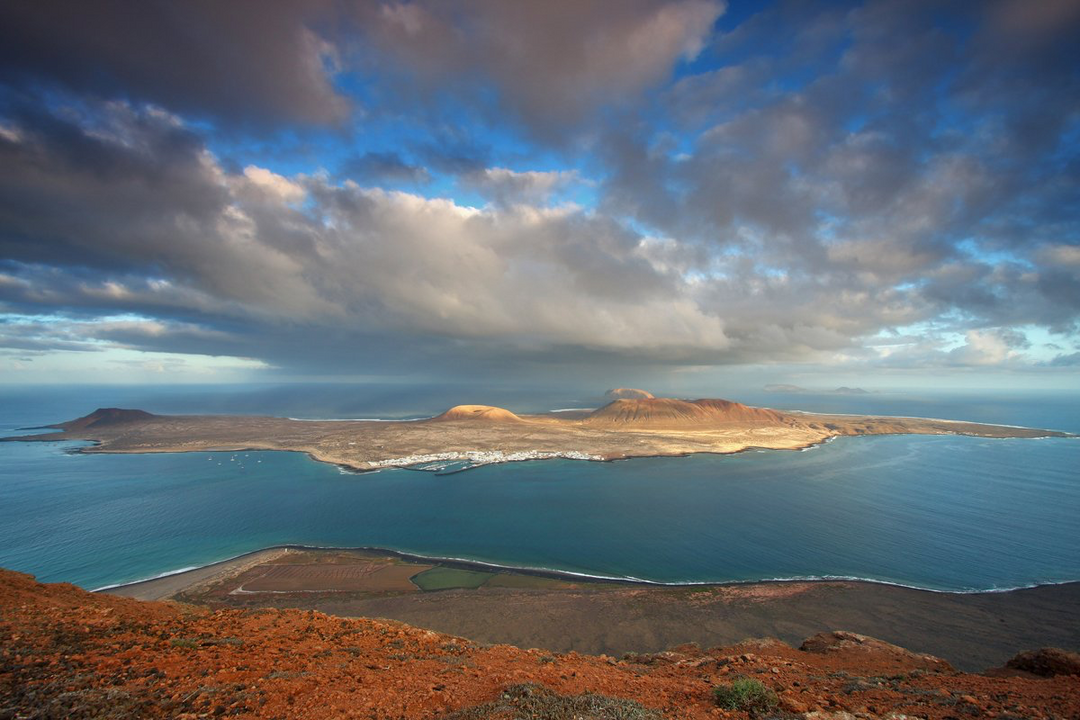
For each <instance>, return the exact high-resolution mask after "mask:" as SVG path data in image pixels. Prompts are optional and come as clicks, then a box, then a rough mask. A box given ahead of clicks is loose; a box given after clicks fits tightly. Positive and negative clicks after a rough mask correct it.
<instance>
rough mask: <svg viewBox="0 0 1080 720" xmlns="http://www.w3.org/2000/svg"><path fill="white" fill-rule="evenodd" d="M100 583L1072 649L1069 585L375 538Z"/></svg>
mask: <svg viewBox="0 0 1080 720" xmlns="http://www.w3.org/2000/svg"><path fill="white" fill-rule="evenodd" d="M213 568H214V569H215V572H214V573H213V574H212V575H207V574H205V573H204V572H203V570H205V569H203V570H194V571H190V572H188V573H181V574H178V575H172V576H169V577H165V578H159V579H156V580H150V581H146V582H142V583H137V584H134V585H129V586H125V587H122V588H116V589H112V590H109V591H107V592H109V593H110V594H120V595H127V596H130V597H137V598H144V599H160V598H163V597H169V598H172V599H175V600H179V601H183V602H187V603H192V604H196V605H204V606H210V607H214V608H264V607H275V608H301V609H310V610H319V611H321V612H325V613H327V614H331V615H338V616H343V617H381V618H387V619H394V620H400V621H403V622H407V623H409V624H411V625H417V626H420V627H424V628H428V629H431V630H435V631H438V632H444V633H450V634H453V635H458V636H462V637H467V638H469V639H471V640H474V641H478V642H484V643H498V644H503V643H505V644H510V645H516V646H519V647H542V648H547V649H549V650H552V651H557V652H569V651H576V652H582V653H593V654H596V653H606V654H608V655H615V656H619V655H622V654H623V653H627V652H657V651H661V650H664V649H666V648H669V647H673V646H675V645H680V644H683V643H691V642H692V643H697V644H699V645H701V646H702V647H711V646H718V645H730V644H732V643H735V642H739V641H741V640H743V639H745V638H748V637H763V636H771V637H777V638H779V639H780V640H783V641H785V642H789V643H797V642H798V641H799V640H801V639H802V638H804V637H807V636H809V635H813V634H815V633H818V632H826V631H830V630H833V629H836V628H845V629H848V630H851V631H853V632H857V633H861V634H865V635H872V636H874V637H879V638H881V639H883V640H887V641H889V642H892V643H896V644H898V645H902V646H904V647H907V648H909V649H912V650H915V651H918V652H925V653H930V654H933V655H937V656H939V657H943V658H945V659H947V660H949V661H950V662H952V663H953V664H954V665H956V666H957V667H960V668H963V669H966V670H981V669H985V668H988V667H992V666H995V665H1001V664H1002V663H1004V662H1005V661H1006V660H1007V659H1008V658H1009V657H1011V656H1012V655H1013V654H1015V652H1016V650H1017V648H1030V647H1041V646H1057V647H1062V648H1066V649H1070V650H1080V583H1068V584H1064V585H1048V586H1042V587H1037V588H1030V589H1024V590H1015V591H1010V592H996V593H978V594H950V593H938V592H929V591H925V590H916V589H911V588H903V587H896V586H891V585H883V584H877V583H870V582H833V581H816V582H803V581H800V582H770V583H751V584H729V585H698V586H686V587H656V586H647V585H642V584H635V583H629V582H609V581H590V580H586V579H582V578H577V577H570V576H560V575H558V574H557V573H545V572H532V571H515V570H508V569H502V568H494V567H491V566H486V565H481V564H473V563H467V562H460V561H453V562H444V561H432V560H426V559H413V558H410V557H409V556H406V555H402V554H399V553H393V552H390V551H382V550H316V549H304V548H295V547H294V548H276V549H273V550H269V551H263V552H262V553H256V554H252V555H249V556H245V557H244V558H238V559H236V560H234V561H228V562H226V563H221V564H219V565H216V566H213Z"/></svg>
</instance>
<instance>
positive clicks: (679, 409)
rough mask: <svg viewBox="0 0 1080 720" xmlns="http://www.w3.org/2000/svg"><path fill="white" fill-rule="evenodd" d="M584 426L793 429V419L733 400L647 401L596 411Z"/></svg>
mask: <svg viewBox="0 0 1080 720" xmlns="http://www.w3.org/2000/svg"><path fill="white" fill-rule="evenodd" d="M585 422H586V423H588V424H590V425H607V426H616V427H627V426H636V427H646V428H647V427H666V428H670V427H680V428H686V427H694V426H701V427H710V426H723V425H741V426H754V427H762V426H770V425H791V424H793V423H794V422H795V421H794V419H793V418H791V417H790V416H787V415H785V414H783V413H780V412H777V411H776V410H768V409H766V408H754V407H749V406H747V405H743V404H742V403H737V402H732V401H730V400H676V399H674V398H645V399H638V400H629V399H625V400H615V401H614V402H610V403H608V404H607V405H605V406H604V407H602V408H600V409H598V410H596V411H594V412H593V413H592V414H590V415H589V416H588V417H587V418H585Z"/></svg>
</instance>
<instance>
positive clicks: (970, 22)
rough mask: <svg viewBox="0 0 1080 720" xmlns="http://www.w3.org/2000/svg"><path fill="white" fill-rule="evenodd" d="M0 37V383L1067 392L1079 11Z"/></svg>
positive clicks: (106, 6)
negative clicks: (488, 381)
mask: <svg viewBox="0 0 1080 720" xmlns="http://www.w3.org/2000/svg"><path fill="white" fill-rule="evenodd" d="M59 8H62V9H63V12H57V10H58V9H59ZM0 20H2V21H3V22H2V23H0V28H2V29H0V158H2V163H3V167H4V168H5V172H4V173H3V178H2V179H0V382H8V383H27V382H62V381H66V382H156V383H161V382H237V381H249V380H250V381H258V382H266V381H275V380H282V381H285V380H318V379H328V378H332V379H335V380H341V379H348V378H363V379H365V380H370V379H372V378H379V377H385V378H395V379H400V378H403V377H404V378H409V377H414V378H418V379H420V378H422V379H425V380H429V379H441V378H446V379H459V380H469V381H475V380H477V379H482V378H493V379H494V378H498V379H499V381H501V382H506V381H510V382H512V381H514V380H515V379H521V380H529V381H530V382H533V383H535V382H560V381H562V380H563V379H565V378H566V377H568V376H572V377H574V378H578V379H581V380H582V381H586V380H587V381H589V382H597V383H600V384H604V385H607V384H625V383H624V382H622V380H624V379H631V378H632V379H634V380H635V381H639V382H642V383H648V382H649V381H650V379H653V380H654V381H655V382H656V383H658V384H662V385H670V384H673V383H674V384H678V382H681V378H686V377H696V378H699V379H700V383H701V384H703V385H705V384H708V383H709V382H711V381H712V379H714V378H729V379H730V378H733V377H740V378H747V382H751V383H757V382H762V383H768V382H798V383H799V384H805V385H808V386H812V387H813V386H820V387H827V386H834V385H841V384H842V385H864V386H868V387H890V386H896V387H901V386H902V387H910V386H917V385H920V384H922V385H942V384H947V385H949V386H968V387H978V386H994V387H1000V386H1003V385H1005V386H1008V387H1017V388H1024V387H1043V388H1046V387H1073V388H1074V387H1077V386H1078V384H1080V383H1078V379H1080V375H1078V373H1080V335H1078V324H1077V323H1078V318H1080V232H1078V228H1080V224H1078V219H1080V218H1078V215H1080V153H1078V147H1080V51H1078V49H1077V46H1076V43H1075V42H1074V40H1075V37H1077V34H1078V32H1080V6H1078V5H1077V3H1075V2H1070V1H1068V0H1037V1H1027V0H1025V1H1020V0H998V1H996V2H985V3H965V2H956V3H951V2H945V3H942V2H835V3H832V2H831V3H802V2H774V3H767V2H765V3H741V2H731V3H724V2H722V1H721V0H672V1H670V2H654V1H652V0H628V1H627V2H620V3H607V2H574V3H544V4H538V3H505V2H499V1H497V0H469V1H464V2H450V3H447V2H398V1H391V0H385V1H382V2H379V1H372V2H365V1H359V0H357V1H346V0H341V1H336V0H319V1H316V2H310V3H275V4H273V5H270V6H268V5H266V4H264V3H256V2H234V3H228V4H221V3H213V2H190V3H175V4H171V5H170V4H147V5H145V6H139V7H138V9H137V10H132V7H131V6H130V5H129V4H127V3H121V2H118V1H117V2H103V3H99V4H95V6H94V7H93V8H91V7H89V6H86V5H74V6H69V5H67V4H63V3H60V4H55V3H50V2H43V3H34V4H9V5H7V6H5V7H4V8H3V9H2V10H0Z"/></svg>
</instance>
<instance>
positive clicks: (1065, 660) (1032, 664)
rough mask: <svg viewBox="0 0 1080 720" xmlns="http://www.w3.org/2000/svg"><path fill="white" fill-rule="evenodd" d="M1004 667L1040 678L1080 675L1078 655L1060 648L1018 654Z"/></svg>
mask: <svg viewBox="0 0 1080 720" xmlns="http://www.w3.org/2000/svg"><path fill="white" fill-rule="evenodd" d="M1005 667H1007V668H1009V669H1011V670H1020V671H1023V672H1029V673H1031V674H1032V675H1038V676H1040V677H1055V676H1057V675H1080V654H1078V653H1074V652H1068V651H1067V650H1062V649H1061V648H1052V647H1048V648H1040V649H1038V650H1029V651H1027V652H1022V653H1020V654H1019V655H1017V656H1016V657H1014V658H1013V659H1012V660H1009V662H1007V663H1005Z"/></svg>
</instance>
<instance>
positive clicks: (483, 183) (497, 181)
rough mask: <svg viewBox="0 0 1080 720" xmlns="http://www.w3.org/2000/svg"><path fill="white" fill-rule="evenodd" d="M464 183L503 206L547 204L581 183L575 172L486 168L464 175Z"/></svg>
mask: <svg viewBox="0 0 1080 720" xmlns="http://www.w3.org/2000/svg"><path fill="white" fill-rule="evenodd" d="M462 181H463V182H464V183H465V184H466V185H467V186H470V187H472V188H475V189H476V190H477V191H478V192H480V193H481V194H482V195H484V196H485V197H488V198H490V199H492V200H493V201H494V202H497V203H500V204H514V203H530V204H543V203H546V202H548V200H550V198H551V196H552V195H553V194H554V193H556V192H557V191H559V190H560V189H562V188H565V187H566V186H567V185H570V184H572V183H575V182H579V176H578V173H577V172H576V171H574V170H544V171H540V170H526V171H524V172H518V171H515V170H509V169H507V168H500V167H496V168H484V169H483V170H477V171H473V172H470V173H466V174H465V175H463V176H462Z"/></svg>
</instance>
